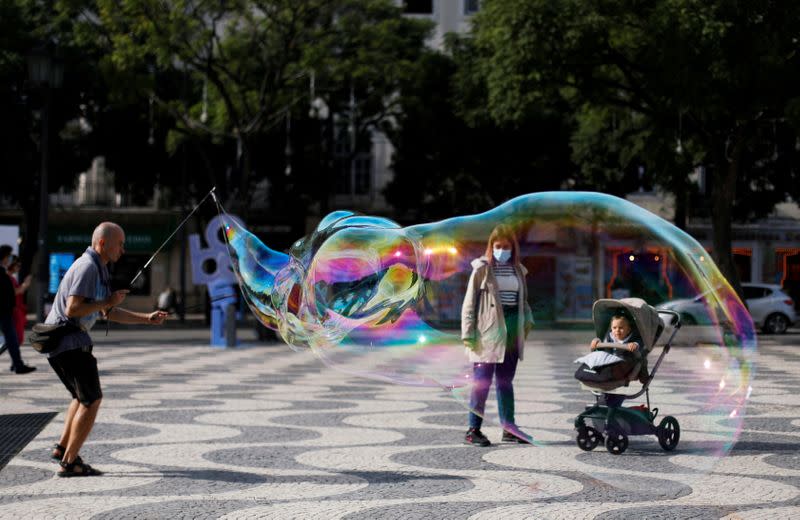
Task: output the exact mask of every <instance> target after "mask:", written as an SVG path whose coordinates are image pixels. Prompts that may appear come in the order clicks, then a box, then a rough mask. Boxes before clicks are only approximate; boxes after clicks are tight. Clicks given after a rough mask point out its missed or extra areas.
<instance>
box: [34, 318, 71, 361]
mask: <svg viewBox="0 0 800 520" xmlns="http://www.w3.org/2000/svg"><path fill="white" fill-rule="evenodd" d="M79 330H81V328H80V327H79V326H77V325H75V324H74V323H72V322H71V321H66V322H64V323H37V324H36V325H34V326H33V332H31V333H30V334H29V335H28V340H30V342H31V346H32V347H33V350H35V351H36V352H39V353H40V354H48V353H50V352H52V351H54V350H55V349H57V348H58V346H59V345H60V344H61V339H62V338H63V337H64V336H66V335H67V334H71V333H73V332H78V331H79Z"/></svg>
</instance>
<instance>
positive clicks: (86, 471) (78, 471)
mask: <svg viewBox="0 0 800 520" xmlns="http://www.w3.org/2000/svg"><path fill="white" fill-rule="evenodd" d="M59 465H60V466H61V468H62V469H61V471H59V472H58V473H57V475H58V476H59V477H94V476H97V475H102V474H103V472H102V471H100V470H99V469H94V468H93V467H91V466H90V465H88V464H86V463H85V462H83V460H81V458H80V457H75V460H73V461H72V462H64V461H63V460H62V461H61V462H59Z"/></svg>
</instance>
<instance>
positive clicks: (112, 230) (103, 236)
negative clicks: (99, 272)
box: [92, 222, 125, 263]
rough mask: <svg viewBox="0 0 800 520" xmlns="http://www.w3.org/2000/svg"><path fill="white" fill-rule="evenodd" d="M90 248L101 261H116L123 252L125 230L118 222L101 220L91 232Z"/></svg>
mask: <svg viewBox="0 0 800 520" xmlns="http://www.w3.org/2000/svg"><path fill="white" fill-rule="evenodd" d="M92 249H94V250H95V251H97V253H98V254H99V255H100V258H101V259H102V260H103V262H106V263H107V262H116V261H117V260H119V258H120V257H121V256H122V254H123V253H124V252H125V232H124V231H123V230H122V227H121V226H120V225H119V224H115V223H114V222H101V223H100V225H98V226H97V227H96V228H94V232H93V233H92Z"/></svg>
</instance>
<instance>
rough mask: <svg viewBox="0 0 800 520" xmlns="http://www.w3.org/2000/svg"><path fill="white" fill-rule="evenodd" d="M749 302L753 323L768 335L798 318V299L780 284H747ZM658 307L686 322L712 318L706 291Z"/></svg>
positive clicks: (707, 321)
mask: <svg viewBox="0 0 800 520" xmlns="http://www.w3.org/2000/svg"><path fill="white" fill-rule="evenodd" d="M742 290H743V291H744V298H745V302H746V303H747V308H748V310H749V311H750V316H751V317H752V318H753V323H754V324H755V326H756V327H759V328H760V329H761V330H762V331H764V332H766V333H768V334H783V333H784V332H786V329H788V328H789V327H790V326H791V325H792V324H794V323H795V322H796V321H797V313H796V312H795V310H794V302H793V301H792V299H791V298H790V297H789V295H787V294H786V293H785V292H783V290H782V289H781V286H780V285H775V284H766V283H743V284H742ZM657 308H658V309H665V310H671V311H675V312H677V313H678V314H680V315H681V323H683V324H684V325H707V324H711V323H712V320H711V317H710V316H709V314H708V312H709V311H708V306H707V305H706V303H705V294H701V295H700V296H696V297H695V298H687V299H683V300H672V301H668V302H664V303H662V304H660V305H658V306H657Z"/></svg>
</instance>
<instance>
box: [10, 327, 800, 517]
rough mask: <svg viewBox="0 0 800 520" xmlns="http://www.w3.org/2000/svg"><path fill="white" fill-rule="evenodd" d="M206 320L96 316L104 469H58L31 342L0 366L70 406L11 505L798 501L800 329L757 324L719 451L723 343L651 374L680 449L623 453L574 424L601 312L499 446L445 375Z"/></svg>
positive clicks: (31, 456)
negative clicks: (749, 364) (716, 405)
mask: <svg viewBox="0 0 800 520" xmlns="http://www.w3.org/2000/svg"><path fill="white" fill-rule="evenodd" d="M207 334H208V333H207V331H203V330H199V329H198V330H184V329H166V330H156V329H153V328H145V329H130V330H114V329H112V331H111V334H110V335H109V336H108V337H104V336H103V335H102V332H99V333H96V340H97V346H96V348H95V355H96V356H97V358H98V360H99V366H100V370H101V378H102V381H103V386H104V400H103V405H102V407H101V410H100V414H99V418H98V423H97V425H96V427H95V430H94V432H93V433H92V435H91V437H90V439H89V442H88V443H87V444H86V446H84V449H83V450H82V453H81V454H82V456H83V458H84V459H85V460H86V461H87V462H89V463H91V464H92V465H93V466H95V467H98V468H99V469H102V470H103V471H105V472H106V474H105V475H104V476H102V477H93V478H73V479H60V478H56V477H55V476H54V475H55V471H56V469H57V465H56V464H55V463H54V462H52V461H51V460H49V450H48V448H49V447H50V446H51V445H52V444H53V443H54V442H56V441H57V440H58V436H59V433H60V429H61V426H62V420H63V416H62V412H63V410H64V408H65V406H66V404H67V399H66V393H65V390H64V389H63V387H61V384H60V382H59V381H58V380H57V378H56V376H55V375H54V374H53V373H52V372H51V370H50V368H49V367H48V366H47V363H46V360H45V359H44V358H43V357H40V356H38V355H36V354H35V353H34V352H33V351H32V350H30V347H27V346H26V347H23V348H24V350H26V351H27V352H26V359H27V360H28V361H29V362H30V363H33V364H35V365H36V366H37V367H38V368H39V370H38V371H37V372H35V373H33V374H30V375H27V376H17V375H12V374H10V373H8V372H7V371H4V372H3V373H2V374H0V395H2V410H0V414H4V415H8V414H34V413H40V414H42V413H46V412H58V413H59V415H57V416H56V417H55V418H54V419H53V420H52V421H51V422H50V423H49V424H48V425H47V426H46V427H45V428H44V429H43V430H42V431H41V432H40V433H39V434H38V436H36V437H35V438H34V439H33V440H32V441H31V442H29V443H28V444H27V445H26V446H25V447H24V449H22V451H21V452H20V453H18V454H17V455H16V456H15V457H14V458H13V459H12V460H11V461H10V462H9V463H8V464H7V465H6V466H5V467H4V468H3V469H2V470H0V518H13V519H15V520H22V519H27V518H32V519H40V518H41V519H44V518H92V519H106V518H107V519H122V518H169V519H174V518H226V519H236V518H276V519H277V518H303V519H307V518H320V519H333V518H346V519H349V520H356V519H380V518H390V519H415V518H419V519H437V518H453V519H492V520H499V519H503V518H508V519H514V520H517V519H520V518H564V519H570V520H576V519H584V518H585V519H589V518H602V519H611V518H619V519H623V518H624V519H638V518H729V519H738V518H742V519H762V518H763V519H773V518H798V517H800V334H796V333H795V334H789V335H786V336H784V337H782V338H773V337H768V336H764V337H760V338H759V339H760V340H761V344H760V346H759V357H758V373H757V376H756V378H755V380H754V381H753V383H752V386H753V391H752V397H751V400H750V403H749V405H748V407H747V410H746V415H745V420H744V423H743V429H742V431H741V435H740V436H739V441H738V443H737V444H736V445H735V446H734V447H733V449H732V451H731V452H730V453H729V454H728V455H727V456H726V457H724V458H722V459H721V460H718V461H717V460H710V461H709V460H708V459H709V457H701V456H700V455H699V453H700V452H701V451H700V449H699V447H701V446H702V445H703V443H704V442H706V441H707V438H708V435H709V432H708V431H705V430H706V429H708V428H710V427H716V426H714V425H713V424H708V423H703V422H702V421H700V420H697V417H699V416H701V415H702V412H703V407H704V406H706V405H707V400H706V397H705V396H704V395H703V394H702V392H698V391H697V389H696V388H695V387H693V386H692V385H691V384H690V381H691V378H692V373H691V370H690V369H687V367H694V366H697V364H698V360H702V359H703V358H704V357H707V356H708V354H709V352H710V351H711V350H713V349H712V348H711V347H703V346H696V347H690V346H678V347H676V348H674V349H673V350H672V352H670V354H669V355H668V356H667V358H666V360H665V363H664V365H663V366H662V369H661V371H660V373H659V377H658V378H657V380H656V381H655V382H654V384H653V387H652V392H651V398H652V400H653V406H658V407H659V408H660V409H661V410H663V412H662V415H666V414H670V415H675V416H676V417H678V418H679V420H680V421H681V425H682V427H683V431H682V435H681V441H680V444H679V446H678V448H677V450H675V451H674V452H671V453H667V452H664V451H662V450H661V449H660V447H659V445H658V442H657V441H656V439H655V438H654V437H647V438H644V437H642V438H638V437H636V438H632V439H631V444H630V446H629V448H628V451H627V452H626V453H624V454H622V455H619V456H615V455H611V454H609V453H608V452H606V450H605V449H603V448H602V447H598V448H597V449H596V450H595V451H592V452H582V451H580V450H579V449H578V448H577V446H576V445H575V442H574V431H573V424H572V421H573V419H574V417H575V415H576V414H577V413H580V412H581V411H582V410H583V408H584V406H585V405H586V404H588V403H590V402H591V401H592V400H593V399H592V396H591V395H590V394H588V393H587V392H585V391H582V390H581V389H580V388H579V387H578V385H577V383H576V382H575V380H574V379H573V377H572V373H573V372H574V369H575V366H574V365H572V360H573V359H574V358H575V357H577V355H579V354H580V353H583V352H585V350H586V342H587V341H588V339H589V337H588V336H587V334H590V333H589V332H586V331H584V332H563V331H537V333H535V334H532V336H531V338H532V341H529V344H528V347H527V349H528V350H526V361H524V362H523V363H522V364H520V367H519V371H518V375H517V383H518V386H517V388H518V393H517V420H518V423H519V424H520V425H521V426H523V427H524V428H525V429H526V430H527V431H529V432H531V433H532V434H533V435H534V437H535V438H536V439H537V440H538V441H540V444H538V445H535V446H520V445H508V444H505V445H501V444H499V442H498V441H499V437H500V433H501V431H500V428H499V427H497V426H492V425H486V426H485V427H484V432H485V433H486V434H487V435H488V437H489V438H490V439H491V440H492V441H493V442H494V444H493V445H492V446H491V447H489V448H474V447H470V446H465V445H463V444H462V439H463V434H464V430H465V424H466V412H465V410H464V408H463V407H462V406H461V405H460V404H459V403H458V402H457V401H456V400H455V399H453V398H452V397H451V396H450V395H449V394H448V393H447V392H445V391H442V390H439V389H436V388H418V387H404V386H399V385H393V384H389V383H382V382H377V381H374V380H369V379H363V378H357V377H354V376H352V375H348V374H344V373H341V372H338V371H335V370H332V369H331V368H329V367H327V366H325V365H323V364H322V363H321V362H319V361H318V360H317V359H316V358H315V357H314V356H313V355H312V354H311V353H309V352H294V351H292V350H290V349H289V348H288V347H287V346H286V345H282V344H257V343H256V342H255V340H254V337H253V336H250V337H247V332H245V333H243V334H242V336H243V337H244V339H245V340H246V341H245V343H246V344H245V345H244V346H242V347H240V348H235V349H227V350H226V349H214V348H210V347H208V346H207ZM251 334H252V333H251ZM0 361H2V362H3V363H7V361H8V358H0ZM490 399H492V396H490ZM723 423H724V419H723V420H720V422H719V425H721V426H719V425H718V426H719V427H720V428H722V426H724V424H723ZM721 435H722V436H723V437H724V433H722V434H721ZM703 459H705V460H703ZM714 462H715V464H712V463H714ZM614 482H618V483H619V485H615V484H614Z"/></svg>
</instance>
